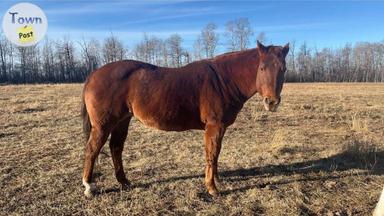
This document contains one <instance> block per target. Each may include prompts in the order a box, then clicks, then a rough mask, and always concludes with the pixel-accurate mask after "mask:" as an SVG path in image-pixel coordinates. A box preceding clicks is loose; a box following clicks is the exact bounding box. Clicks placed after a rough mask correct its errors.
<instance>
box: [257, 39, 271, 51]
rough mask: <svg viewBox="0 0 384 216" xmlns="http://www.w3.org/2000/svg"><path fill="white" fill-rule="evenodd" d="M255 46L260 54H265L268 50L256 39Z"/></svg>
mask: <svg viewBox="0 0 384 216" xmlns="http://www.w3.org/2000/svg"><path fill="white" fill-rule="evenodd" d="M257 48H258V50H259V53H260V54H265V53H267V52H268V50H267V47H265V46H264V45H263V44H262V43H261V42H260V41H259V40H257Z"/></svg>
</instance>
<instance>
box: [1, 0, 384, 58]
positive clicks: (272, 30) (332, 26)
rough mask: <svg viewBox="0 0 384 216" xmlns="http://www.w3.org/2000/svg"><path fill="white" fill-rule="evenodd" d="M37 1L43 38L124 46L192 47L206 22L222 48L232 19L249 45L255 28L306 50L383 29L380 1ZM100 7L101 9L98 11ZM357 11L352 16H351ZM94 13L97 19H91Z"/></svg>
mask: <svg viewBox="0 0 384 216" xmlns="http://www.w3.org/2000/svg"><path fill="white" fill-rule="evenodd" d="M19 2H21V1H5V2H3V4H2V5H1V6H0V12H1V14H3V15H4V13H5V11H6V10H8V9H9V8H10V7H11V6H12V5H14V4H16V3H19ZM29 2H31V3H33V4H36V5H38V6H39V7H40V8H42V10H43V11H44V12H45V13H46V16H47V18H48V32H47V35H46V36H47V37H48V38H50V39H62V38H64V37H69V38H70V39H71V40H75V41H80V40H82V39H87V40H89V39H97V40H99V41H102V40H104V39H105V38H107V37H109V36H111V34H113V35H115V36H116V37H118V38H119V39H120V40H122V41H123V43H124V44H125V46H127V47H128V49H129V50H132V48H133V47H134V46H135V45H136V44H137V43H139V42H140V41H141V40H142V39H143V35H144V34H147V35H148V36H156V37H159V38H162V39H165V38H167V37H168V36H170V35H172V34H174V33H177V34H179V35H180V36H181V37H182V38H183V43H182V46H183V47H185V48H187V49H188V50H192V47H193V43H194V41H195V40H196V39H197V36H198V35H199V34H200V32H201V30H202V29H203V28H204V26H205V25H206V24H208V23H210V22H212V23H215V24H216V25H217V27H218V29H217V32H218V33H219V34H220V36H219V45H218V47H217V52H216V54H220V53H224V52H226V51H227V48H226V39H225V38H224V35H223V34H224V32H225V24H226V22H228V21H230V20H234V19H237V18H243V17H244V18H248V19H249V21H250V24H251V27H252V29H253V31H254V35H253V37H252V38H251V43H250V48H252V47H255V46H256V42H255V41H256V37H257V35H258V34H259V33H260V32H264V33H265V35H266V40H265V42H264V43H265V44H267V45H269V44H274V45H284V44H286V43H288V42H292V41H295V42H296V43H297V44H302V43H304V42H306V43H307V44H308V46H309V47H312V48H319V49H322V48H325V47H327V48H332V49H334V48H340V47H342V46H344V45H345V44H349V43H350V44H355V43H356V42H381V41H383V40H384V29H383V28H377V27H376V26H379V25H380V20H384V14H383V13H380V11H383V10H384V2H382V1H368V2H362V1H336V2H330V1H325V2H319V1H270V2H267V1H240V2H235V1H199V0H172V1H162V0H158V1H157V0H149V1H143V2H142V1H136V0H135V1H130V2H123V1H113V2H108V3H106V2H102V1H93V2H88V1H80V2H78V1H55V2H53V1H29ZM100 8H102V10H101V9H100ZM357 13H358V15H356V14H357ZM95 17H97V19H95Z"/></svg>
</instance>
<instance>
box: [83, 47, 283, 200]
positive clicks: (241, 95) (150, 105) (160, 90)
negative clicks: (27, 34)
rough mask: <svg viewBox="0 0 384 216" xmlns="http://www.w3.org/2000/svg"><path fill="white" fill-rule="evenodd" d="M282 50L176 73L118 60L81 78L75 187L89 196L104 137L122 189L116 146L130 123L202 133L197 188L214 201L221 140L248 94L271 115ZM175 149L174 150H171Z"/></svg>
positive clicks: (261, 50) (236, 55)
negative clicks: (79, 171) (79, 172)
mask: <svg viewBox="0 0 384 216" xmlns="http://www.w3.org/2000/svg"><path fill="white" fill-rule="evenodd" d="M288 51H289V43H287V44H286V45H285V46H274V45H270V46H264V45H263V44H262V43H260V42H259V41H257V47H256V48H252V49H247V50H243V51H236V52H229V53H225V54H222V55H218V56H216V57H214V58H211V59H205V60H200V61H196V62H193V63H190V64H188V65H186V66H183V67H180V68H166V67H158V66H155V65H152V64H148V63H144V62H140V61H135V60H123V61H117V62H113V63H109V64H106V65H104V66H102V67H101V68H99V69H98V70H96V71H94V72H92V73H91V74H90V75H89V76H88V77H87V79H86V81H85V84H84V88H83V94H82V118H83V130H84V133H85V136H86V139H87V143H86V146H85V156H84V166H83V176H82V181H83V185H84V187H85V191H84V194H85V196H86V197H92V196H93V195H94V192H95V191H96V187H95V184H94V182H93V181H92V172H93V168H94V163H95V159H96V158H97V157H98V154H99V153H100V150H101V148H102V147H103V145H104V144H105V142H106V140H107V138H108V137H109V135H111V138H110V143H109V147H110V151H111V155H112V161H113V165H114V169H115V177H116V179H117V181H118V182H119V183H120V184H121V187H122V189H127V188H129V187H130V182H129V181H128V179H127V178H126V175H125V173H124V168H123V164H122V151H123V148H124V141H125V139H126V137H127V134H128V127H129V123H130V120H131V118H132V117H135V118H136V119H138V120H139V121H140V122H142V123H143V124H144V125H146V126H149V127H153V128H157V129H160V130H165V131H185V130H191V129H196V130H204V142H205V159H206V167H205V186H206V189H207V191H208V193H209V194H210V195H211V196H213V197H216V196H218V195H219V191H218V190H217V188H216V185H215V179H214V178H216V179H218V167H217V162H218V158H219V154H220V149H221V141H222V139H223V136H224V133H225V131H226V129H227V127H228V126H230V125H231V124H233V123H234V121H235V119H236V117H237V114H238V113H239V112H240V110H241V108H242V107H243V105H244V103H245V102H246V101H247V100H248V99H250V98H251V97H252V96H253V95H255V94H256V93H259V94H260V96H261V97H262V98H263V104H264V107H265V110H267V111H272V112H273V111H276V109H277V107H278V106H279V104H280V102H281V96H280V94H281V91H282V88H283V83H284V74H285V71H286V62H285V58H286V56H287V53H288ZM175 148H177V147H176V146H175Z"/></svg>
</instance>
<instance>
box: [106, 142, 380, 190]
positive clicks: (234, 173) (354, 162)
mask: <svg viewBox="0 0 384 216" xmlns="http://www.w3.org/2000/svg"><path fill="white" fill-rule="evenodd" d="M348 170H360V171H362V172H344V171H348ZM316 173H322V175H313V174H316ZM383 173H384V151H372V152H359V151H350V150H346V151H344V152H341V153H339V154H336V155H333V156H330V157H326V158H321V159H317V160H309V161H303V162H296V163H290V164H279V165H267V166H260V167H251V168H238V169H234V170H224V171H219V176H220V179H221V181H226V182H240V181H247V180H249V179H250V178H254V177H258V178H260V177H261V178H263V177H273V176H285V177H286V178H283V179H282V180H277V181H270V182H265V183H257V184H248V185H246V186H242V187H240V188H234V189H231V190H225V191H221V194H222V195H228V194H231V193H233V192H244V191H247V190H249V189H252V188H265V187H267V186H277V185H284V184H289V183H291V182H303V181H304V182H311V181H318V180H324V181H326V180H332V179H338V178H342V177H347V176H357V175H359V176H361V175H382V174H383ZM297 174H302V176H301V178H299V179H298V178H289V177H290V176H292V175H297ZM306 174H312V175H306ZM196 178H204V174H196V175H183V176H174V177H169V178H165V179H160V180H156V181H151V182H147V183H137V184H134V185H132V187H133V188H136V187H137V188H149V187H150V186H151V185H155V184H166V183H172V182H177V181H182V180H189V179H196ZM118 190H119V189H113V188H110V189H107V190H106V191H105V192H106V193H109V192H116V191H118Z"/></svg>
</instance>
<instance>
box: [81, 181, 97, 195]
mask: <svg viewBox="0 0 384 216" xmlns="http://www.w3.org/2000/svg"><path fill="white" fill-rule="evenodd" d="M83 185H84V187H85V191H84V195H85V196H86V197H88V198H91V197H92V196H93V192H95V191H96V189H97V188H96V185H95V184H94V183H88V182H86V181H85V180H84V179H83Z"/></svg>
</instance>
